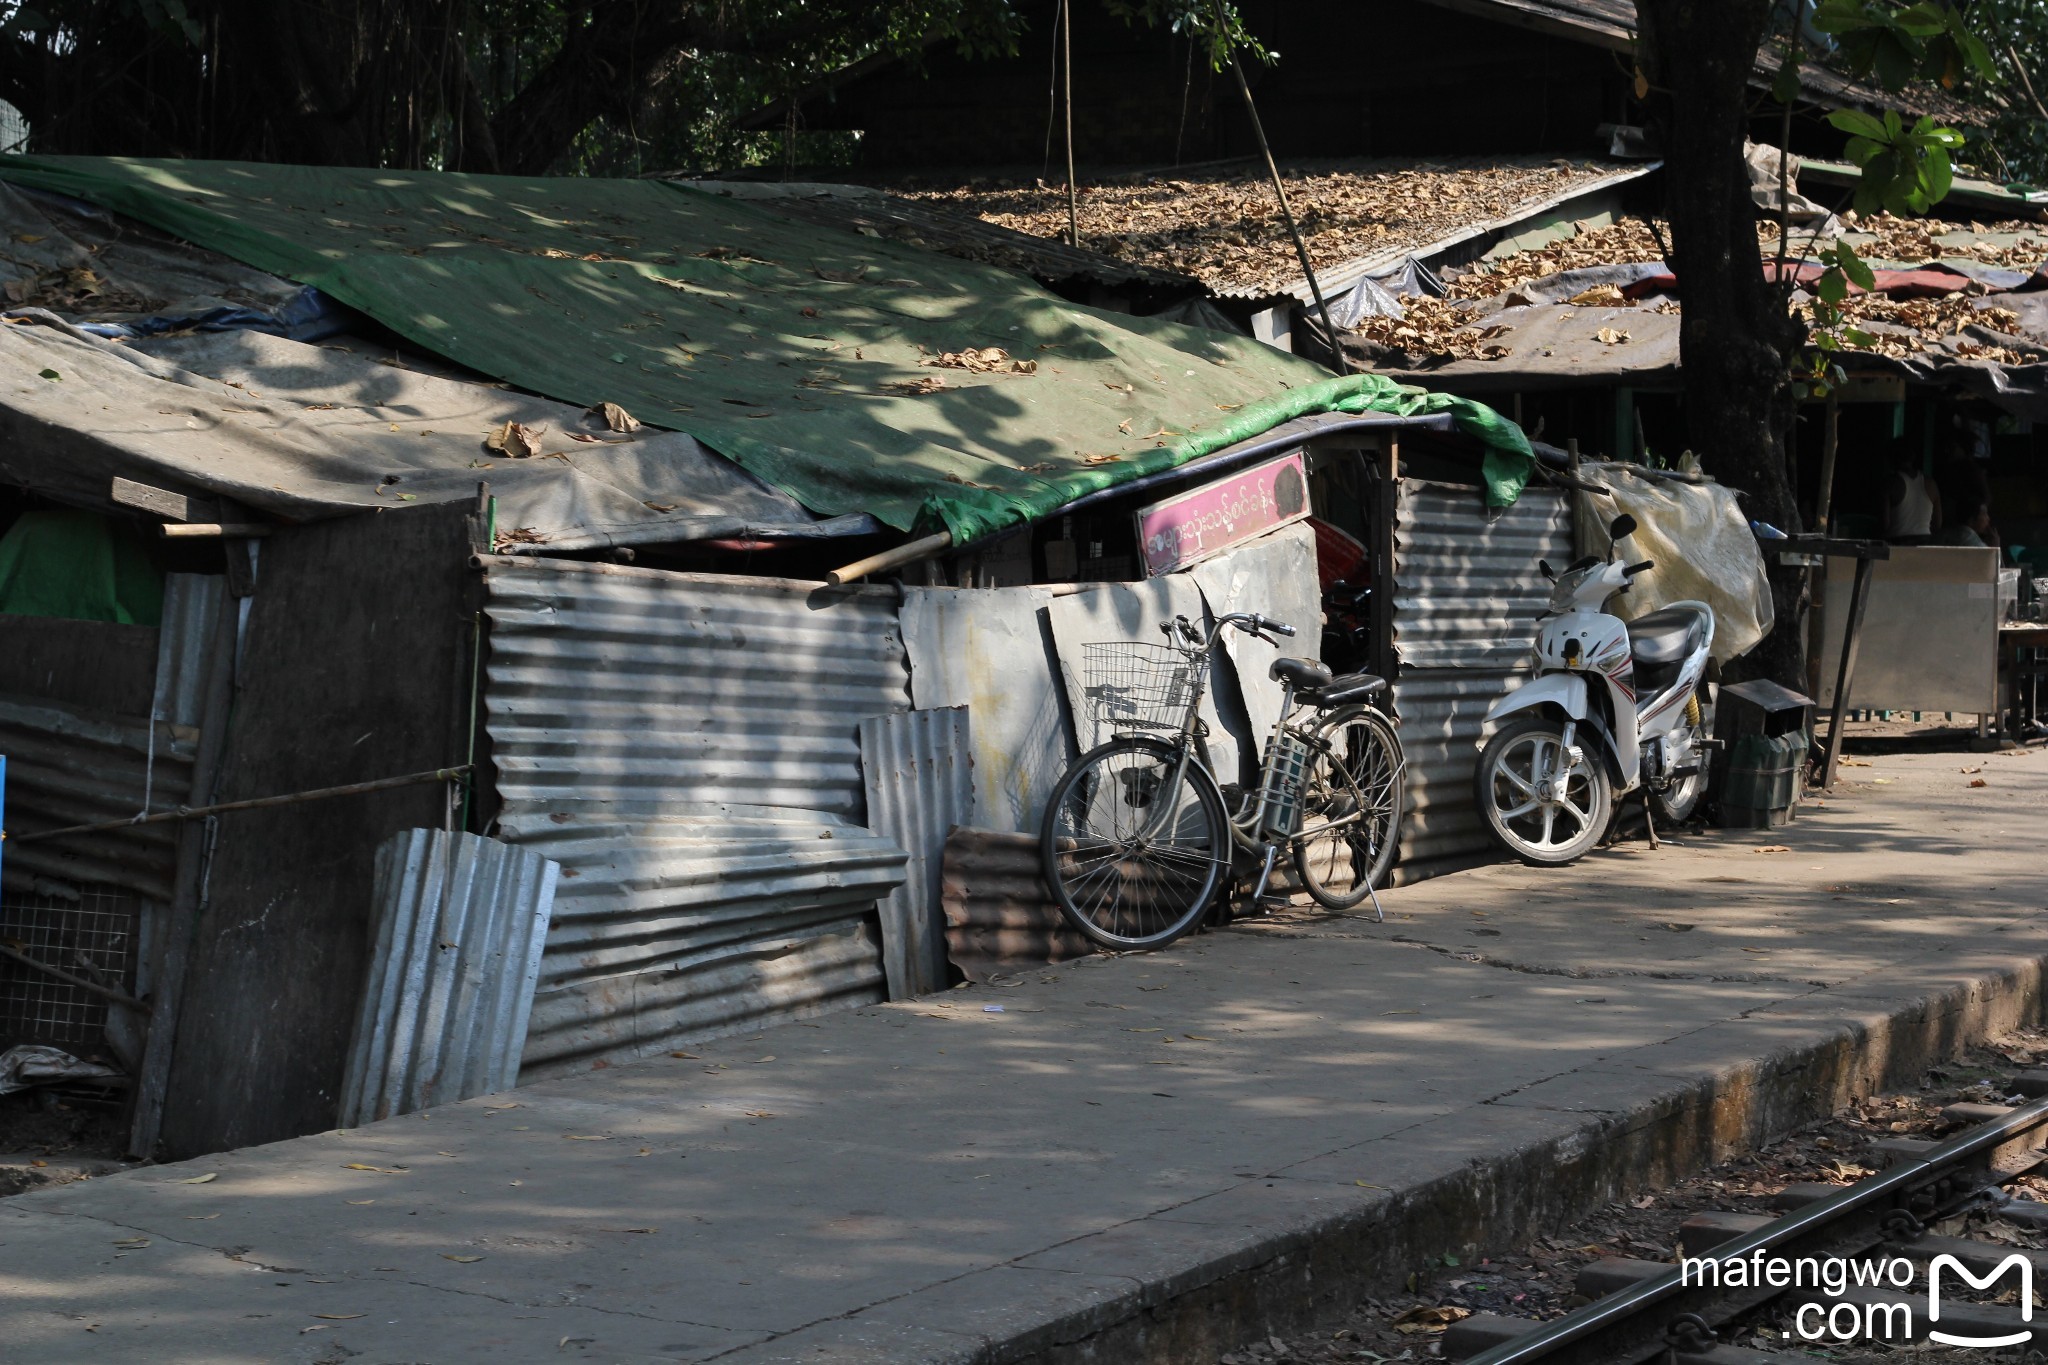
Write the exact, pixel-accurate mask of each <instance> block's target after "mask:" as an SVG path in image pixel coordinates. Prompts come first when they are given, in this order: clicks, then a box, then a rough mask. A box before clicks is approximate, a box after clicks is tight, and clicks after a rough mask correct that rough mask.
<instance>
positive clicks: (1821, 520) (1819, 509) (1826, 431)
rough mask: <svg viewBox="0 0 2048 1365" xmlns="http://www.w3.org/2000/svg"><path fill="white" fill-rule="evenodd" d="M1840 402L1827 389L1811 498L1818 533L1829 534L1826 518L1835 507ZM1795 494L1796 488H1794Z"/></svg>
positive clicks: (1815, 529) (1840, 414)
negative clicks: (1817, 488)
mask: <svg viewBox="0 0 2048 1365" xmlns="http://www.w3.org/2000/svg"><path fill="white" fill-rule="evenodd" d="M1841 416H1842V409H1841V403H1840V401H1839V400H1838V399H1837V398H1836V396H1835V391H1834V390H1833V389H1829V390H1828V408H1827V422H1826V425H1825V426H1824V427H1823V428H1822V430H1821V442H1820V492H1818V493H1816V494H1815V495H1814V499H1813V529H1814V532H1815V533H1816V534H1818V535H1823V536H1824V535H1828V534H1830V532H1829V529H1828V519H1829V518H1830V517H1831V516H1832V515H1833V513H1834V507H1835V442H1836V440H1837V438H1838V437H1839V435H1840V433H1841ZM1794 493H1795V495H1796V493H1797V490H1796V489H1795V490H1794Z"/></svg>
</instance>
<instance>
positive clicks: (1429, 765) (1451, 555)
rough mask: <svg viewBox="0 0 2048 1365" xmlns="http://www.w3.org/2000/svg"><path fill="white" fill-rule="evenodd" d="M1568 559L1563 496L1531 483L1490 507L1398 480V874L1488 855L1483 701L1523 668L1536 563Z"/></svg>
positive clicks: (1474, 494) (1410, 877) (1540, 597)
mask: <svg viewBox="0 0 2048 1365" xmlns="http://www.w3.org/2000/svg"><path fill="white" fill-rule="evenodd" d="M1571 558H1572V526H1571V514H1570V508H1569V505H1568V504H1567V503H1566V501H1565V498H1564V496H1563V495H1562V494H1560V493H1558V492H1557V491H1556V490H1554V489H1548V488H1534V487H1532V488H1528V489H1525V490H1523V493H1522V496H1521V498H1520V499H1519V500H1517V501H1516V503H1515V505H1514V506H1513V507H1510V508H1508V509H1506V510H1505V511H1503V512H1500V513H1489V512H1488V510H1487V509H1486V507H1485V505H1484V503H1483V502H1482V501H1481V499H1480V495H1479V490H1478V489H1476V488H1466V487H1462V486H1459V485H1450V484H1433V483H1426V482H1422V481H1419V480H1415V479H1403V480H1402V481H1401V492H1400V500H1399V502H1398V504H1397V510H1396V520H1395V527H1394V649H1395V654H1396V657H1397V658H1398V659H1399V660H1400V664H1401V668H1400V673H1399V676H1398V678H1397V679H1396V681H1395V683H1394V708H1395V710H1396V712H1397V713H1398V714H1399V716H1400V730H1401V746H1402V748H1403V750H1404V751H1405V752H1406V754H1407V757H1408V813H1407V815H1406V817H1405V818H1404V819H1403V821H1402V824H1401V848H1400V853H1401V859H1400V864H1399V868H1398V878H1399V880H1401V881H1404V882H1405V881H1414V880H1416V879H1418V878H1420V877H1426V876H1430V875H1433V874H1434V873H1435V872H1436V871H1443V870H1449V868H1450V867H1453V866H1456V865H1458V864H1459V863H1461V862H1467V861H1470V860H1472V859H1474V858H1478V857H1484V856H1486V855H1488V854H1490V853H1491V852H1492V851H1493V849H1494V845H1493V842H1492V839H1491V836H1489V835H1488V833H1487V832H1486V828H1485V826H1484V824H1483V822H1482V819H1481V816H1480V814H1479V808H1478V806H1477V805H1476V804H1475V803H1474V799H1473V792H1472V775H1473V772H1474V770H1475V768H1476V767H1477V766H1478V760H1479V747H1478V746H1479V740H1480V736H1481V731H1482V729H1483V727H1484V722H1485V717H1486V711H1487V708H1488V707H1490V706H1492V705H1493V703H1494V701H1495V699H1496V698H1498V697H1499V696H1500V695H1501V694H1502V693H1504V692H1506V691H1507V690H1508V689H1509V688H1510V687H1512V686H1514V685H1515V684H1517V683H1518V682H1519V681H1520V680H1521V679H1523V678H1525V677H1527V676H1528V675H1529V672H1530V662H1531V650H1532V648H1533V646H1534V643H1535V634H1536V617H1537V615H1538V614H1539V613H1540V612H1541V611H1542V610H1543V608H1544V606H1545V605H1546V604H1547V603H1548V601H1549V597H1550V593H1549V588H1548V586H1547V585H1546V584H1544V582H1543V579H1542V576H1541V575H1540V574H1539V573H1538V572H1537V568H1536V561H1537V560H1539V559H1548V560H1549V561H1550V562H1551V563H1552V564H1553V565H1557V566H1562V565H1563V564H1565V563H1567V562H1569V561H1570V559H1571Z"/></svg>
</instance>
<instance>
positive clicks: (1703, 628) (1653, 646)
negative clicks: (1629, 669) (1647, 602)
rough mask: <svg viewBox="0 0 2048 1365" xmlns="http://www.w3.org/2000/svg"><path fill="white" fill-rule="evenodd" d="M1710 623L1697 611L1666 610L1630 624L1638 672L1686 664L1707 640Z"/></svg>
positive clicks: (1655, 612)
mask: <svg viewBox="0 0 2048 1365" xmlns="http://www.w3.org/2000/svg"><path fill="white" fill-rule="evenodd" d="M1706 633H1707V623H1706V622H1705V621H1703V620H1701V619H1700V614H1699V611H1698V610H1697V609H1695V608H1693V607H1665V608H1664V609H1663V610H1661V611H1653V612H1650V613H1649V614H1648V615H1645V616H1638V617H1637V618H1636V619H1635V620H1633V621H1630V622H1629V623H1628V647H1629V652H1630V653H1632V654H1634V655H1635V660H1636V667H1638V668H1663V667H1667V666H1669V665H1672V664H1676V663H1680V662H1682V661H1683V660H1684V659H1685V657H1686V656H1687V655H1688V654H1691V653H1692V652H1693V651H1694V650H1695V649H1698V648H1699V646H1700V642H1701V641H1702V640H1704V639H1705V638H1706Z"/></svg>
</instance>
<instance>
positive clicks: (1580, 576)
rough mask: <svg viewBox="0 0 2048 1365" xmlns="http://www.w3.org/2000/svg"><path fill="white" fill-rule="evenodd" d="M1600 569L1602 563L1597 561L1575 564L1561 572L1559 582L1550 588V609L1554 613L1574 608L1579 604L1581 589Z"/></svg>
mask: <svg viewBox="0 0 2048 1365" xmlns="http://www.w3.org/2000/svg"><path fill="white" fill-rule="evenodd" d="M1599 571H1600V565H1599V564H1598V563H1597V562H1596V563H1592V564H1575V565H1573V566H1572V567H1571V568H1569V569H1566V570H1565V571H1564V572H1563V573H1561V574H1559V575H1558V576H1557V583H1556V584H1555V585H1554V586H1553V587H1552V588H1551V590H1550V610H1551V611H1552V612H1553V613H1562V612H1567V611H1571V610H1574V609H1575V608H1576V607H1577V606H1578V596H1579V590H1580V589H1581V588H1583V587H1584V586H1585V584H1586V580H1587V579H1588V578H1591V577H1592V576H1593V575H1594V574H1596V573H1598V572H1599Z"/></svg>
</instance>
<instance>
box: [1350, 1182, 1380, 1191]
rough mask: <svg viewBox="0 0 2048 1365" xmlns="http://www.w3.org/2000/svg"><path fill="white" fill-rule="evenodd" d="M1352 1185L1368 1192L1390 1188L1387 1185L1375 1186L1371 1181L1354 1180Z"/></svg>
mask: <svg viewBox="0 0 2048 1365" xmlns="http://www.w3.org/2000/svg"><path fill="white" fill-rule="evenodd" d="M1351 1183H1352V1184H1354V1185H1357V1186H1359V1187H1361V1188H1363V1189H1368V1190H1384V1189H1388V1188H1390V1187H1389V1186H1386V1185H1375V1184H1373V1183H1372V1182H1371V1181H1370V1180H1354V1181H1352V1182H1351Z"/></svg>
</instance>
